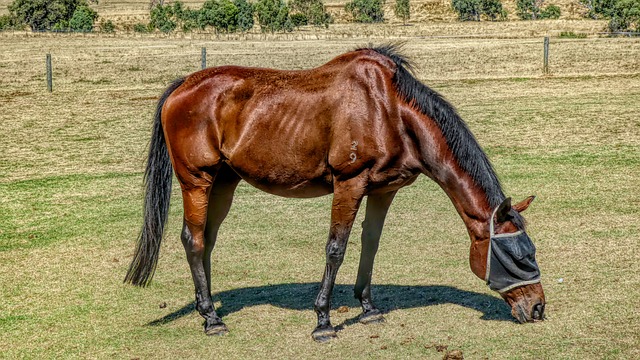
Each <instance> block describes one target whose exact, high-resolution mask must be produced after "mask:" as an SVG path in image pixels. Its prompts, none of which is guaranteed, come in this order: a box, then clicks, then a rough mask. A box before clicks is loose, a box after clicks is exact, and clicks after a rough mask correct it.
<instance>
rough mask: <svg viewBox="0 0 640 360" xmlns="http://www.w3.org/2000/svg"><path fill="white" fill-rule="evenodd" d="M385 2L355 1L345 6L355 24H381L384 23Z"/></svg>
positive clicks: (380, 0)
mask: <svg viewBox="0 0 640 360" xmlns="http://www.w3.org/2000/svg"><path fill="white" fill-rule="evenodd" d="M384 2H385V0H353V1H351V2H349V3H347V4H346V5H345V6H344V9H345V11H346V12H348V13H350V14H351V16H352V17H353V20H354V21H355V22H360V23H379V22H384V9H383V6H384Z"/></svg>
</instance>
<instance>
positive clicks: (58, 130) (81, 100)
mask: <svg viewBox="0 0 640 360" xmlns="http://www.w3.org/2000/svg"><path fill="white" fill-rule="evenodd" d="M488 26H491V25H488ZM295 39H296V37H295V36H294V35H292V37H291V38H289V39H283V40H280V41H278V40H276V39H272V40H270V41H253V40H252V41H213V40H210V39H197V38H158V37H153V36H143V37H117V36H116V37H106V36H49V35H30V36H24V35H16V36H14V35H8V34H5V35H3V36H2V37H1V38H0V109H1V110H2V111H0V285H1V293H0V334H1V335H0V357H3V358H8V359H13V358H125V359H133V358H140V359H147V358H159V359H166V358H213V357H216V358H223V359H224V358H237V359H242V358H292V359H299V358H386V359H399V358H410V357H411V358H432V359H441V358H442V357H443V353H444V351H440V352H439V351H438V350H442V349H443V348H444V347H445V346H446V348H447V349H448V350H461V351H463V353H464V355H465V358H469V359H482V358H490V359H514V358H515V359H517V358H522V359H545V358H553V359H556V358H558V359H601V358H609V359H631V358H638V357H640V339H639V336H638V334H640V320H639V317H640V316H639V315H640V310H639V308H640V286H639V285H640V275H639V274H640V261H639V260H640V258H639V255H638V254H640V242H639V237H640V221H639V220H640V215H639V211H638V209H639V207H640V195H639V194H640V182H639V181H638V179H639V178H640V118H639V117H638V114H640V102H639V101H638V99H639V98H640V60H639V59H640V40H638V39H593V38H592V39H577V40H561V39H557V38H553V39H552V41H551V75H550V76H542V75H541V60H542V39H541V38H538V37H533V38H526V37H525V38H519V39H511V40H509V39H485V38H477V39H439V38H426V39H411V40H409V42H408V43H407V44H406V46H405V52H406V53H407V54H408V55H410V56H411V57H413V58H414V59H415V62H416V67H417V68H418V69H419V71H418V74H417V75H418V77H419V78H420V79H422V80H423V81H424V82H425V83H427V84H428V85H430V86H432V87H433V88H434V89H436V90H438V91H440V92H441V93H443V94H444V95H445V96H446V97H447V98H448V99H449V100H450V101H451V102H452V103H453V104H454V105H456V107H457V108H458V110H459V111H460V113H461V114H462V116H463V118H465V119H466V120H467V122H468V124H469V126H470V128H471V129H472V131H473V132H474V133H475V134H476V136H477V137H478V139H479V142H480V143H481V144H482V145H483V147H484V148H485V150H486V151H487V153H488V155H489V157H490V158H491V159H492V161H493V163H494V165H495V167H496V169H497V172H498V174H499V175H500V176H501V178H502V181H503V185H504V187H505V190H506V192H507V194H508V195H510V196H513V197H514V198H515V199H517V200H520V199H522V198H524V197H525V196H528V195H531V194H535V195H537V196H538V198H537V200H536V201H535V202H534V204H533V205H532V206H531V208H530V209H529V210H528V211H527V213H525V215H526V217H527V219H528V221H529V233H530V234H531V237H532V239H533V240H534V242H535V243H536V245H537V248H538V262H539V264H540V267H541V270H542V280H543V286H544V288H545V291H546V296H547V301H548V305H547V321H545V322H541V323H536V324H527V325H519V324H516V323H514V322H513V321H512V319H511V316H510V314H509V308H508V307H507V306H506V305H505V304H504V303H503V302H502V300H501V299H500V298H499V296H497V294H495V293H493V292H491V291H490V290H489V289H488V288H487V287H486V286H485V285H484V284H483V282H482V281H480V280H478V279H477V278H475V276H474V275H473V274H472V273H471V271H470V270H469V266H468V261H467V257H468V246H469V240H468V236H467V234H466V231H465V228H464V225H463V223H462V221H461V220H460V219H459V218H458V216H457V215H456V214H455V211H454V209H453V206H452V205H451V204H450V202H449V200H448V199H447V197H446V195H445V194H444V193H443V192H442V191H441V190H440V189H439V188H438V187H437V186H436V185H435V184H434V183H432V182H430V181H429V180H428V179H426V178H422V179H421V180H419V181H418V182H416V183H415V184H414V185H412V186H411V187H409V188H406V189H404V190H403V191H401V192H400V193H399V195H398V196H397V198H396V200H395V202H394V204H393V205H392V208H391V211H390V215H389V217H388V220H387V225H386V228H385V231H384V233H383V238H382V242H381V247H380V251H379V253H378V258H377V262H376V266H375V270H374V280H373V281H374V290H373V291H374V297H375V299H377V303H378V305H379V306H380V307H381V308H383V309H384V310H385V311H386V312H387V314H386V318H387V322H386V323H385V324H381V325H369V326H365V325H361V324H359V323H358V322H357V321H356V319H357V316H358V314H359V308H358V303H357V301H356V300H355V299H353V297H352V290H351V287H352V284H353V282H354V280H355V274H356V270H357V262H358V257H359V254H360V246H359V245H360V244H359V243H360V239H359V226H355V227H354V232H353V235H352V238H351V241H350V244H349V247H348V251H347V256H346V259H345V262H344V264H343V266H342V268H341V271H340V273H339V274H338V280H337V283H338V285H337V288H336V292H335V295H334V301H333V307H334V309H337V308H338V307H340V306H347V307H348V308H349V311H348V312H337V311H332V320H333V323H334V324H335V325H341V326H342V327H343V328H344V329H343V330H342V331H340V332H339V333H338V336H339V338H338V339H336V340H335V341H331V342H330V343H328V344H316V343H314V342H313V341H312V340H311V337H310V333H311V330H312V329H313V326H314V325H315V314H314V312H313V309H312V304H313V300H314V298H315V292H316V289H317V286H318V282H319V280H320V278H321V274H322V271H323V269H324V261H325V260H324V242H325V239H326V236H327V230H328V223H329V205H330V200H331V199H330V197H323V198H318V199H307V200H293V199H284V198H279V197H275V196H271V195H267V194H265V193H262V192H259V191H257V190H255V189H254V188H252V187H250V186H248V185H247V184H245V183H242V184H241V185H240V187H239V188H238V191H237V194H236V199H235V202H234V207H233V208H232V210H231V213H230V215H229V216H228V218H227V221H226V222H225V224H224V225H223V227H222V229H221V233H220V236H219V241H218V245H217V248H216V250H215V252H214V270H213V278H214V292H215V295H214V300H215V302H216V306H217V307H218V308H219V310H220V313H221V315H223V316H224V319H225V321H226V323H227V325H228V326H229V328H230V330H231V332H230V334H229V335H228V336H224V337H206V336H205V335H204V334H203V333H202V328H201V323H202V321H201V318H200V317H199V315H198V314H197V312H195V311H194V309H193V285H192V282H191V277H190V274H189V270H188V266H187V262H186V260H185V256H184V251H183V249H182V246H181V244H180V240H179V230H180V225H181V216H182V211H181V206H180V204H181V199H180V193H179V191H177V190H178V189H177V188H174V194H173V202H172V204H173V205H172V208H171V214H170V220H169V225H168V231H167V236H166V239H165V241H164V243H163V247H162V251H161V256H160V262H159V266H158V269H157V273H156V277H155V279H154V282H153V283H152V285H151V286H150V287H149V288H146V289H140V288H134V287H132V286H125V285H123V284H122V279H123V278H124V274H125V272H126V269H127V267H128V264H129V261H130V260H131V256H132V252H133V248H134V244H135V239H136V236H137V234H138V231H139V227H140V223H141V208H142V171H143V161H144V158H145V155H146V154H145V152H146V146H147V142H148V139H149V131H150V124H151V118H152V114H153V110H154V106H155V102H156V100H157V97H158V96H159V94H160V93H161V92H162V90H163V88H164V87H165V86H166V84H167V83H168V82H169V81H171V80H172V79H174V78H175V77H177V76H180V75H184V74H187V73H190V72H192V71H195V70H197V69H198V68H199V66H200V48H201V47H202V46H206V47H207V51H208V54H209V58H208V61H209V64H210V65H212V64H227V63H231V64H239V65H250V66H269V67H279V68H287V69H299V68H307V67H312V66H317V65H320V64H322V63H324V62H325V61H327V60H329V59H331V58H332V57H333V56H335V55H338V54H340V53H342V52H343V51H346V50H349V49H352V48H354V47H356V46H357V45H362V44H365V43H366V42H367V41H368V40H371V41H374V42H380V41H384V39H380V38H373V39H365V38H357V39H345V40H337V39H335V40H304V41H302V40H295ZM46 52H51V53H52V57H53V64H54V65H53V66H54V85H53V86H54V92H53V93H52V94H49V93H47V92H46V86H45V75H44V54H45V53H46ZM362 215H363V214H362V213H361V214H359V220H357V221H356V224H359V223H360V222H361V220H362Z"/></svg>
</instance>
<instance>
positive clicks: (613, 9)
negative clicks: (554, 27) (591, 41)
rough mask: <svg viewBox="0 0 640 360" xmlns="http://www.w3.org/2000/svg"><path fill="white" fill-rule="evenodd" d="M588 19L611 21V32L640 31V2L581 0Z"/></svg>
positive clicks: (632, 0) (631, 0) (626, 0)
mask: <svg viewBox="0 0 640 360" xmlns="http://www.w3.org/2000/svg"><path fill="white" fill-rule="evenodd" d="M580 2H581V3H582V4H583V5H584V6H585V7H586V8H587V9H589V13H588V14H587V16H588V17H591V18H593V19H600V18H605V19H609V25H608V28H609V31H610V32H621V31H640V1H638V0H581V1H580Z"/></svg>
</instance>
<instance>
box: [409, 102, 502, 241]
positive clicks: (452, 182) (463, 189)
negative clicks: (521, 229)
mask: <svg viewBox="0 0 640 360" xmlns="http://www.w3.org/2000/svg"><path fill="white" fill-rule="evenodd" d="M404 120H405V122H406V125H407V126H408V127H409V128H410V129H412V130H413V132H414V134H415V137H416V140H417V146H418V151H417V153H419V154H420V156H421V162H422V164H424V169H423V172H424V173H425V175H427V176H428V177H430V178H431V179H433V180H434V181H435V182H436V183H438V185H440V187H441V188H442V189H443V190H444V191H445V193H446V194H447V195H448V196H449V198H450V199H451V202H452V203H453V205H454V207H455V208H456V210H457V211H458V214H459V215H460V217H461V218H462V220H463V221H464V223H465V225H466V226H467V230H468V231H469V235H470V236H471V239H472V240H475V239H480V238H483V237H485V236H486V235H487V234H486V233H487V232H488V227H487V224H488V221H489V218H490V217H491V211H492V209H491V206H490V204H489V201H488V199H487V194H486V192H485V190H483V189H482V188H481V187H480V186H478V185H477V184H476V183H475V182H474V181H473V179H472V177H471V176H470V175H469V174H467V173H466V172H465V171H464V170H463V169H462V168H461V167H460V166H459V165H458V162H457V161H456V158H455V156H454V154H453V152H452V151H451V150H450V149H449V147H448V146H447V143H446V140H445V139H444V137H443V135H442V132H441V131H440V129H439V128H438V126H437V125H436V124H435V123H434V122H433V121H431V120H429V119H427V118H426V117H424V116H423V115H421V114H416V113H414V114H412V115H411V116H408V117H407V118H405V119H404Z"/></svg>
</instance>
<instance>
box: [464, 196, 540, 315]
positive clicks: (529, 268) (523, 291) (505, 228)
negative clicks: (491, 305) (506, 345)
mask: <svg viewBox="0 0 640 360" xmlns="http://www.w3.org/2000/svg"><path fill="white" fill-rule="evenodd" d="M533 199H534V197H533V196H531V197H528V198H527V199H525V200H523V201H521V202H519V203H517V204H515V205H513V206H511V199H510V198H507V199H505V200H504V201H503V202H502V204H500V206H498V207H497V208H496V209H495V210H494V211H493V213H492V216H491V218H490V220H489V225H488V227H489V233H488V237H485V238H477V239H473V241H472V245H471V254H470V262H471V269H472V270H473V272H474V273H475V274H476V275H477V276H478V277H479V278H481V279H483V280H485V281H486V282H487V285H489V287H490V288H491V289H492V290H495V291H497V292H498V293H500V295H501V296H502V298H503V299H504V300H505V301H506V302H507V303H508V304H509V306H511V314H512V315H513V317H515V318H516V319H517V320H518V321H519V322H521V323H525V322H531V321H537V320H543V319H544V307H545V298H544V291H543V290H542V285H541V284H540V269H539V268H538V264H537V263H536V260H535V251H536V249H535V247H534V246H533V243H532V242H531V239H530V238H529V236H528V235H527V233H526V232H525V230H524V220H523V219H522V217H521V216H520V212H522V211H524V210H526V209H527V208H528V207H529V205H530V204H531V202H532V201H533Z"/></svg>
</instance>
